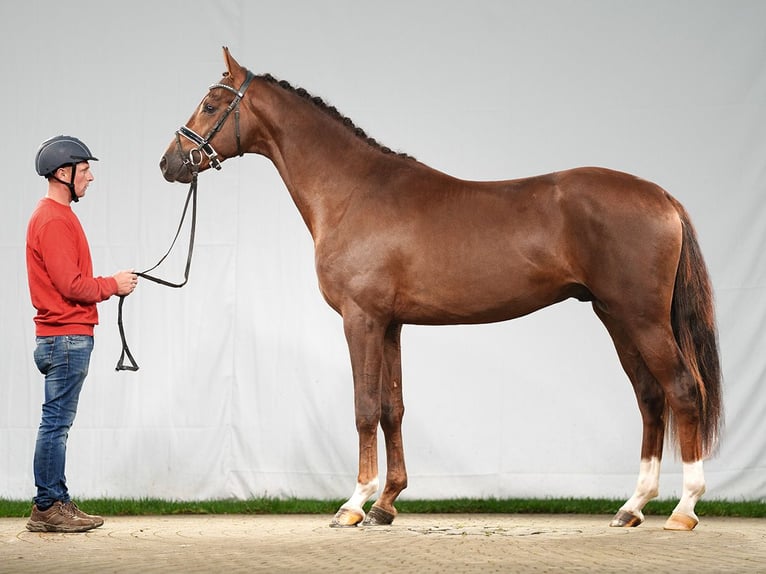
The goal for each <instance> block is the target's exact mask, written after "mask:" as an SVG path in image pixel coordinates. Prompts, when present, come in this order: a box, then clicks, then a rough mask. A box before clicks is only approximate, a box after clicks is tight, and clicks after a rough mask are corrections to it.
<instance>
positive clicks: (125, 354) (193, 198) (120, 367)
mask: <svg viewBox="0 0 766 574" xmlns="http://www.w3.org/2000/svg"><path fill="white" fill-rule="evenodd" d="M190 202H191V204H192V215H191V229H190V231H189V252H188V255H187V256H186V268H185V269H184V280H183V281H182V282H180V283H173V282H172V281H166V280H165V279H160V278H159V277H154V276H153V275H150V274H149V272H150V271H154V270H155V269H156V268H157V267H159V266H160V265H161V264H162V262H163V261H165V259H167V257H168V255H170V252H171V251H173V247H174V246H175V244H176V241H177V240H178V236H179V235H180V234H181V229H182V228H183V225H184V220H185V219H186V213H187V211H188V210H189V203H190ZM196 228H197V171H196V170H194V171H193V172H192V181H191V185H190V186H189V193H187V194H186V202H185V203H184V210H183V213H182V214H181V221H180V222H179V223H178V229H177V230H176V235H175V237H174V238H173V242H172V243H171V244H170V248H169V249H168V250H167V252H166V253H165V255H163V256H162V258H161V259H160V260H159V261H158V262H157V263H156V264H155V265H154V266H152V267H150V268H149V269H147V270H146V271H139V272H138V273H136V275H138V276H139V277H143V278H144V279H148V280H149V281H153V282H154V283H158V284H160V285H164V286H165V287H173V288H174V289H180V288H181V287H183V286H184V285H186V283H187V282H188V281H189V270H190V269H191V262H192V252H193V251H194V235H195V231H196ZM124 302H125V295H120V303H119V305H118V306H117V327H118V329H119V331H120V339H121V340H122V353H120V359H119V360H118V361H117V366H116V367H115V370H116V371H137V370H138V363H136V360H135V359H134V358H133V354H132V353H131V352H130V349H129V348H128V341H127V339H126V337H125V327H124V326H123V324H122V305H123V303H124ZM126 358H127V360H128V361H130V364H129V365H126V364H125V359H126Z"/></svg>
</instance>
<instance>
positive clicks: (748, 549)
mask: <svg viewBox="0 0 766 574" xmlns="http://www.w3.org/2000/svg"><path fill="white" fill-rule="evenodd" d="M330 518H331V517H330V516H322V515H279V516H260V515H247V516H243V515H226V516H222V515H211V516H156V517H155V516H152V517H145V516H140V517H136V516H130V517H108V516H107V517H105V519H106V523H105V524H104V525H103V526H102V527H101V528H98V529H96V530H92V531H90V532H87V533H84V534H55V533H33V532H28V531H27V530H26V529H25V528H24V524H25V523H26V519H19V518H2V519H0V573H3V574H5V573H14V574H15V573H20V574H21V573H27V572H62V573H88V572H114V573H133V572H141V573H153V572H161V573H165V572H170V573H175V572H179V573H181V572H183V573H207V572H213V573H216V574H230V573H231V574H234V573H238V572H248V573H250V572H268V573H283V572H284V573H304V572H305V573H322V572H364V573H377V572H381V573H383V572H385V573H394V572H417V573H419V574H428V573H432V572H433V573H436V572H439V573H442V572H449V573H453V572H455V573H462V572H481V573H492V572H522V573H524V572H534V573H542V572H589V573H591V572H616V573H619V572H648V573H661V572H669V573H685V572H689V573H692V572H694V573H707V572H710V573H714V572H715V573H717V572H732V573H749V572H760V573H766V519H743V518H712V517H705V518H703V520H702V522H701V523H700V524H699V526H697V528H696V529H695V530H694V531H692V532H667V531H665V530H663V529H662V525H663V523H664V519H663V518H662V517H648V518H647V521H646V522H645V523H644V524H642V525H641V526H639V527H638V528H631V529H618V528H610V527H609V526H608V524H609V519H610V517H609V516H584V515H520V514H512V515H498V514H409V515H408V514H400V515H399V516H398V517H397V519H396V521H395V522H394V524H393V525H391V526H383V527H358V528H344V529H337V528H330V527H329V522H330Z"/></svg>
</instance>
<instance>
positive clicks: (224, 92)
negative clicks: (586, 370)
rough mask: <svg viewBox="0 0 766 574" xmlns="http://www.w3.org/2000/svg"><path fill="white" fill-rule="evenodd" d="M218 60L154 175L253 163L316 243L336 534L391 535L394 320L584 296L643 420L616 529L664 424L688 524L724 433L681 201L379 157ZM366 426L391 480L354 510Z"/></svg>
mask: <svg viewBox="0 0 766 574" xmlns="http://www.w3.org/2000/svg"><path fill="white" fill-rule="evenodd" d="M224 59H225V62H226V66H227V72H225V73H224V75H223V78H222V80H221V81H220V83H216V84H214V85H212V86H211V87H210V89H209V91H208V93H207V94H206V95H205V96H204V98H203V99H202V102H201V103H200V104H199V106H198V107H197V109H196V110H195V111H194V113H193V115H192V116H191V118H190V119H189V121H188V122H187V123H186V125H185V126H183V127H182V128H180V129H179V131H178V132H177V133H176V136H175V138H174V139H173V141H171V143H170V145H169V146H168V149H167V151H166V152H165V155H164V156H163V157H162V160H161V162H160V168H161V170H162V173H163V175H164V177H165V179H166V180H167V181H171V182H172V181H178V182H186V183H188V182H189V181H191V180H192V177H194V176H196V173H197V172H198V171H202V170H205V169H207V168H209V167H211V166H212V167H216V168H218V169H220V167H221V166H220V162H221V161H223V160H224V159H226V158H230V157H233V156H236V155H242V154H244V153H257V154H261V155H263V156H266V157H267V158H269V159H270V160H271V161H272V162H273V164H274V166H275V167H276V169H277V170H278V171H279V174H280V176H281V177H282V179H283V180H284V183H285V186H286V187H287V189H288V191H289V193H290V195H291V196H292V199H293V201H294V202H295V205H296V206H297V208H298V210H299V211H300V213H301V215H302V216H303V220H304V221H305V223H306V225H307V226H308V229H309V231H310V232H311V236H312V238H313V240H314V247H315V258H316V272H317V276H318V279H319V287H320V289H321V292H322V295H323V296H324V298H325V300H326V301H327V303H328V304H329V305H330V306H331V307H332V308H333V309H335V310H336V311H337V312H338V313H340V315H341V316H342V318H343V327H344V331H345V335H346V339H347V342H348V347H349V351H350V355H351V369H352V374H353V383H354V407H355V413H356V428H357V431H358V434H359V474H358V476H357V483H356V489H355V490H354V493H353V494H352V495H351V497H350V498H349V499H348V501H346V502H345V503H344V504H343V505H342V506H341V507H340V509H339V510H338V512H337V513H336V514H335V516H334V518H333V521H332V525H333V526H353V525H356V524H359V523H362V524H364V525H376V524H390V523H391V522H392V521H393V520H394V517H395V516H396V509H395V508H394V501H395V500H396V498H397V496H398V495H399V493H400V492H401V491H402V490H403V489H404V488H405V487H406V486H407V472H406V470H405V462H404V451H403V447H402V432H401V425H402V417H403V414H404V405H403V402H402V370H401V354H400V334H401V330H402V325H404V324H419V325H449V324H469V323H472V324H477V323H489V322H494V321H505V320H508V319H513V318H515V317H520V316H522V315H526V314H528V313H531V312H533V311H535V310H537V309H540V308H542V307H545V306H547V305H551V304H553V303H557V302H559V301H562V300H564V299H567V298H569V297H574V298H576V299H579V300H580V301H589V302H590V303H591V305H592V306H593V310H594V311H595V313H596V315H597V316H598V317H599V319H600V320H601V321H602V322H603V323H604V325H605V326H606V328H607V330H608V331H609V334H610V335H611V337H612V340H613V341H614V346H615V347H616V350H617V354H618V355H619V359H620V362H621V364H622V367H623V368H624V370H625V372H626V373H627V375H628V378H629V379H630V382H631V384H632V385H633V389H634V391H635V394H636V398H637V401H638V406H639V409H640V412H641V418H642V421H643V441H642V444H641V462H640V468H639V475H638V482H637V486H636V489H635V492H634V494H633V495H632V496H631V497H630V499H629V500H628V501H627V502H626V503H625V504H624V505H623V506H622V507H621V508H620V509H619V511H618V512H617V514H616V515H615V517H614V519H613V520H612V522H611V525H612V526H637V525H638V524H640V523H641V522H642V521H643V518H644V516H643V512H642V509H643V507H644V505H645V504H646V503H647V502H648V501H649V500H651V499H652V498H654V497H656V496H657V495H658V486H659V474H660V461H661V458H662V450H663V443H664V439H665V432H666V428H667V429H669V434H670V433H672V434H673V435H674V436H675V438H677V444H678V447H679V449H680V455H681V459H682V461H683V491H682V495H681V498H680V501H679V503H678V505H677V506H676V507H675V509H674V511H673V513H672V515H671V516H670V517H669V518H668V519H667V522H666V523H665V528H667V529H670V530H691V529H692V528H694V527H695V526H696V525H697V523H698V518H697V516H696V514H695V512H694V509H695V505H696V503H697V501H698V500H699V498H700V496H701V495H702V494H703V492H704V491H705V480H704V475H703V470H702V461H703V459H704V458H705V457H706V456H708V455H710V454H711V451H712V449H713V448H714V446H715V444H716V442H717V439H718V434H719V429H720V426H721V422H722V415H721V372H720V361H719V355H718V343H717V333H716V325H715V317H714V309H713V302H712V293H711V285H710V280H709V277H708V273H707V270H706V267H705V263H704V261H703V259H702V256H701V254H700V249H699V245H698V242H697V238H696V234H695V231H694V229H693V227H692V224H691V222H690V221H689V216H688V214H687V213H686V211H685V209H684V208H683V207H682V206H681V205H680V203H679V202H678V201H677V200H675V199H674V198H673V197H671V196H670V195H669V194H668V193H667V192H665V191H664V190H663V189H661V188H660V187H659V186H657V185H655V184H653V183H650V182H648V181H645V180H643V179H639V178H637V177H634V176H632V175H628V174H625V173H620V172H616V171H610V170H607V169H600V168H579V169H572V170H569V171H562V172H558V173H551V174H548V175H541V176H538V177H531V178H527V179H515V180H509V181H496V182H473V181H464V180H460V179H456V178H454V177H451V176H449V175H446V174H443V173H440V172H438V171H436V170H434V169H432V168H430V167H428V166H427V165H424V164H422V163H420V162H418V161H416V160H415V159H413V158H411V157H408V156H406V155H403V154H397V153H393V152H391V150H389V149H388V148H385V147H382V146H380V145H379V144H378V143H377V142H375V141H374V140H372V139H371V138H369V137H367V136H366V134H365V133H364V132H363V131H362V130H361V129H359V128H357V127H355V126H354V124H353V123H352V122H351V120H349V119H348V118H345V117H343V116H341V115H340V114H339V113H338V111H337V110H336V109H335V108H332V107H329V106H327V105H326V104H325V103H324V102H323V101H322V100H321V99H320V98H317V97H312V96H310V95H309V94H308V93H307V92H306V91H305V90H303V89H295V88H293V87H292V86H291V85H290V84H288V83H287V82H284V81H277V80H276V79H274V78H273V77H272V76H270V75H264V76H255V75H253V74H252V73H251V72H249V71H248V70H246V69H245V68H243V67H241V66H240V65H239V64H238V63H237V62H236V61H235V60H234V58H233V57H232V56H231V55H230V54H229V51H228V49H227V48H224ZM232 112H233V113H232ZM199 134H206V135H205V136H204V137H203V136H202V135H199ZM213 138H215V141H214V143H215V149H214V148H213V145H212V141H211V140H213ZM216 150H217V151H216ZM378 425H380V427H381V428H382V430H383V434H384V437H385V447H386V459H387V465H386V466H387V472H386V478H385V485H384V488H383V490H382V492H381V493H380V496H379V497H378V498H377V500H376V501H375V503H374V504H373V505H372V507H371V508H370V510H369V512H368V513H367V515H366V516H365V512H364V510H363V505H364V504H365V503H366V502H367V501H368V500H370V499H371V498H372V497H373V496H374V495H375V494H376V493H377V491H378V486H379V484H378V460H377V452H378V449H377V428H378Z"/></svg>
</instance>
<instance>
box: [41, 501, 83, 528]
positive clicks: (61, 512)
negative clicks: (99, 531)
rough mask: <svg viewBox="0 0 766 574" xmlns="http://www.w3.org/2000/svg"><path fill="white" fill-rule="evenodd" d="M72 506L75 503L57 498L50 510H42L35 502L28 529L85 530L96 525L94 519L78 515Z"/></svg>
mask: <svg viewBox="0 0 766 574" xmlns="http://www.w3.org/2000/svg"><path fill="white" fill-rule="evenodd" d="M72 506H73V503H67V504H64V503H62V502H61V501H60V500H57V501H56V502H54V503H53V506H51V507H50V508H49V509H48V510H45V511H40V510H38V508H37V505H36V504H35V505H34V506H33V507H32V516H30V517H29V521H28V522H27V530H31V531H32V532H85V531H86V530H91V529H93V528H95V527H96V523H95V522H94V521H93V520H90V519H88V518H81V517H80V516H77V514H75V512H74V510H73V509H72ZM75 508H76V507H75Z"/></svg>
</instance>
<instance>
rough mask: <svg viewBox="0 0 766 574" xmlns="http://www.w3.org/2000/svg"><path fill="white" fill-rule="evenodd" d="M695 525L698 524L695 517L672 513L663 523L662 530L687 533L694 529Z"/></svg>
mask: <svg viewBox="0 0 766 574" xmlns="http://www.w3.org/2000/svg"><path fill="white" fill-rule="evenodd" d="M697 524H699V520H697V519H696V518H695V517H693V516H689V515H688V514H680V513H678V512H674V513H673V514H671V515H670V518H668V519H667V521H666V522H665V527H664V528H665V530H681V531H686V532H688V531H689V530H694V527H695V526H697Z"/></svg>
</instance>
